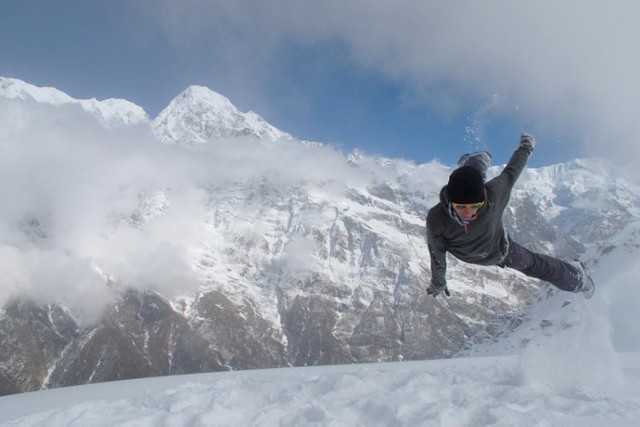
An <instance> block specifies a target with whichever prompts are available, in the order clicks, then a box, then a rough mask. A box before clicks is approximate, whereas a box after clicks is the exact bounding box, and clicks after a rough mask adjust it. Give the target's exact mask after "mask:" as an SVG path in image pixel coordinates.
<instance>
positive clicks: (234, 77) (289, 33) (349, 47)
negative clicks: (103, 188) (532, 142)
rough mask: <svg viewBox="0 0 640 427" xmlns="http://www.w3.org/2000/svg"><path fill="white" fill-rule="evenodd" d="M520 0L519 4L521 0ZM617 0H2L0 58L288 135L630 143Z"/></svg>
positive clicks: (607, 148)
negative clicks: (193, 92) (190, 91)
mask: <svg viewBox="0 0 640 427" xmlns="http://www.w3.org/2000/svg"><path fill="white" fill-rule="evenodd" d="M530 3H535V4H530ZM638 18H640V8H639V6H637V2H634V1H632V0H627V1H625V0H613V1H611V2H607V3H606V4H603V2H598V1H595V0H593V1H592V0H585V1H578V0H567V1H564V2H560V4H558V2H555V1H551V0H540V1H538V2H524V1H513V2H509V3H506V4H505V3H504V2H500V1H497V0H487V1H484V2H474V1H471V0H468V1H462V0H453V1H451V2H441V1H426V2H425V1H418V0H403V1H364V0H352V1H349V2H344V1H337V0H326V1H324V2H314V1H307V0H298V1H294V0H274V1H271V2H263V1H258V0H242V1H222V0H183V1H173V0H154V1H152V0H139V1H135V2H128V1H124V0H110V1H107V0H102V1H99V0H95V1H81V0H73V1H70V0H62V1H56V2H49V1H30V2H18V1H10V2H5V4H3V6H2V14H1V15H0V52H1V54H0V76H3V77H14V78H19V79H22V80H25V81H27V82H28V83H32V84H35V85H38V86H53V87H56V88H58V89H60V90H62V91H64V92H66V93H68V94H69V95H71V96H73V97H74V98H94V97H95V98H98V99H104V98H124V99H127V100H129V101H131V102H134V103H136V104H138V105H140V106H141V107H143V108H144V109H145V110H146V111H147V112H148V113H149V114H150V116H152V117H155V116H156V115H157V114H158V113H159V112H160V110H161V109H162V108H164V107H165V106H166V105H167V104H168V103H169V102H170V100H171V99H172V98H173V97H174V96H176V95H177V94H178V93H180V92H181V91H182V90H184V89H185V88H186V87H188V86H189V85H192V84H199V85H204V86H207V87H209V88H211V89H212V90H215V91H217V92H219V93H221V94H223V95H225V96H227V97H228V98H230V99H231V101H232V102H233V103H234V104H235V105H236V106H238V108H239V109H240V110H242V111H248V110H253V111H255V112H257V113H258V114H260V115H262V116H263V117H264V118H265V119H267V121H269V122H270V123H271V124H272V125H274V126H276V127H278V128H280V129H282V130H284V131H286V132H289V133H291V134H293V135H294V136H296V137H298V138H301V139H308V140H313V141H321V142H326V143H330V144H332V145H335V146H337V147H340V148H342V149H343V150H344V151H347V152H348V151H351V150H352V149H355V148H358V149H360V150H363V151H364V152H365V153H368V154H375V155H383V156H388V157H401V158H406V159H411V160H413V161H415V162H418V163H422V162H427V161H430V160H432V159H439V160H441V161H443V162H445V163H453V162H455V161H456V159H457V158H458V157H459V155H460V154H462V153H464V152H467V151H470V150H475V149H484V150H489V151H491V152H492V153H493V154H494V162H495V163H503V162H505V161H506V160H507V159H508V156H509V154H510V153H511V151H512V150H513V148H514V147H515V146H516V143H517V139H518V136H519V132H520V131H521V130H523V129H524V130H528V131H530V132H532V133H534V134H535V135H536V136H537V137H538V139H539V141H540V144H539V146H538V149H537V150H536V154H535V155H534V156H533V157H532V159H531V161H530V165H532V166H540V165H547V164H552V163H556V162H561V161H565V160H568V159H571V158H575V157H586V156H591V155H596V156H601V157H610V158H611V159H612V160H614V161H619V162H625V161H627V160H629V159H630V158H631V159H633V160H638V159H640V151H639V150H638V148H637V146H638V145H639V144H638V141H637V138H635V135H638V134H640V125H638V123H637V122H638V121H637V120H636V118H635V116H634V111H636V110H637V108H636V106H635V104H636V103H637V99H640V77H638V74H639V73H637V69H638V66H640V49H639V48H638V44H637V40H639V39H640V30H638V29H637V27H638V26H637V22H640V20H639V19H638Z"/></svg>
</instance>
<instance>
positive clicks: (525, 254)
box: [501, 238, 582, 292]
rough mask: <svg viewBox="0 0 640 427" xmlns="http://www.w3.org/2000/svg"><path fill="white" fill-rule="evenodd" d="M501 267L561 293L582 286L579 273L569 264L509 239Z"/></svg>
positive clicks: (572, 290)
mask: <svg viewBox="0 0 640 427" xmlns="http://www.w3.org/2000/svg"><path fill="white" fill-rule="evenodd" d="M501 265H503V266H505V267H509V268H513V269H514V270H518V271H520V272H522V273H524V274H526V275H527V276H530V277H535V278H536V279H540V280H544V281H545V282H549V283H551V284H552V285H554V286H555V287H557V288H559V289H562V290H563V291H568V292H575V291H576V290H578V289H579V287H580V286H581V284H582V280H581V276H580V273H579V272H578V271H577V270H576V269H575V267H573V266H572V265H571V264H569V263H567V262H564V261H561V260H559V259H557V258H554V257H551V256H548V255H543V254H539V253H535V252H532V251H530V250H528V249H526V248H524V247H522V246H520V245H519V244H518V243H516V242H514V241H513V240H511V238H509V252H508V253H507V256H506V257H505V259H504V261H503V262H502V263H501Z"/></svg>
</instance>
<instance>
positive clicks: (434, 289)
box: [427, 283, 451, 298]
mask: <svg viewBox="0 0 640 427" xmlns="http://www.w3.org/2000/svg"><path fill="white" fill-rule="evenodd" d="M441 292H444V294H445V295H446V296H450V295H451V294H450V293H449V288H447V285H444V286H435V285H434V284H433V283H431V286H429V289H427V293H428V294H429V295H431V296H433V297H434V298H435V297H437V296H438V294H440V293H441Z"/></svg>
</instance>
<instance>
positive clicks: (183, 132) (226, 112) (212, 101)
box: [153, 85, 290, 145]
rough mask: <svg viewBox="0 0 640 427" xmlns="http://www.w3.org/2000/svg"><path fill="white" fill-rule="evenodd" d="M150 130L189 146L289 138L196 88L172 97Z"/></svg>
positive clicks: (222, 98)
mask: <svg viewBox="0 0 640 427" xmlns="http://www.w3.org/2000/svg"><path fill="white" fill-rule="evenodd" d="M153 128H154V133H155V134H156V136H158V138H160V140H161V141H163V142H165V143H169V144H174V143H178V144H183V145H193V144H200V143H206V142H210V141H214V140H216V139H222V138H235V137H239V136H253V137H258V138H266V139H270V140H275V139H279V138H283V137H284V138H290V135H288V134H287V133H285V132H282V131H281V130H279V129H277V128H275V127H273V126H271V125H270V124H269V123H267V122H266V121H265V120H264V119H263V118H262V117H260V116H259V115H258V114H256V113H254V112H252V111H249V112H247V113H243V112H241V111H240V110H238V108H237V107H236V106H235V105H233V103H232V102H231V101H230V100H229V98H227V97H225V96H223V95H221V94H219V93H217V92H215V91H213V90H211V89H209V88H207V87H205V86H197V85H194V86H189V87H188V88H187V89H185V90H184V91H183V92H182V93H180V94H179V95H178V96H176V97H175V98H174V99H173V100H172V101H171V102H170V103H169V105H168V106H167V108H165V109H164V110H162V111H161V112H160V114H159V115H158V117H157V118H156V119H155V120H154V122H153Z"/></svg>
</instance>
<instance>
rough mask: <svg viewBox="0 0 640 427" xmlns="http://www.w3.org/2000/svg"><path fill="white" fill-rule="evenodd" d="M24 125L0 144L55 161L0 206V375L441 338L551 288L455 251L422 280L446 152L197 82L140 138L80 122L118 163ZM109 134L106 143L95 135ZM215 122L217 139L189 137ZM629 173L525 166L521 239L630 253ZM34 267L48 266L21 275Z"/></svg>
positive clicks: (33, 379) (94, 370)
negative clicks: (440, 283)
mask: <svg viewBox="0 0 640 427" xmlns="http://www.w3.org/2000/svg"><path fill="white" fill-rule="evenodd" d="M29 91H30V92H34V93H37V91H35V90H34V89H30V90H29ZM3 93H4V92H2V91H0V102H5V103H9V104H8V107H7V110H8V109H10V108H11V107H12V106H13V104H11V103H12V102H22V103H27V104H26V107H29V106H36V105H40V104H41V103H42V102H45V103H47V104H54V105H57V104H55V102H52V101H50V99H51V98H55V97H54V96H52V97H48V98H46V99H45V100H44V101H43V100H41V99H38V98H36V97H34V96H31V98H26V97H22V98H20V99H19V100H17V99H16V97H15V96H11V95H9V96H6V95H5V96H4V101H2V94H3ZM53 93H58V92H53ZM56 96H61V95H56ZM0 107H2V105H0ZM21 107H22V108H23V110H24V109H25V104H22V105H21ZM52 108H54V107H52ZM55 108H57V107H55ZM26 110H28V108H26ZM0 111H4V110H0ZM47 111H48V112H49V113H51V114H54V110H47ZM25 114H27V113H25ZM83 114H86V113H83ZM89 114H93V113H92V112H89ZM64 117H67V116H64ZM249 117H251V116H249ZM0 120H1V117H0ZM29 120H30V118H29V116H28V115H26V116H25V117H23V121H25V122H27V123H29ZM32 124H33V126H34V127H35V126H37V124H36V123H35V122H34V123H32ZM69 125H71V124H69ZM56 126H62V127H64V126H65V123H64V122H62V123H58V122H56ZM28 128H29V126H23V127H20V128H17V129H11V132H12V133H11V134H10V135H11V138H9V137H3V136H2V135H0V144H6V145H8V146H9V145H10V144H13V143H14V141H22V140H23V139H24V140H25V141H28V142H29V143H31V144H32V145H33V144H42V147H45V148H46V149H47V150H48V151H47V152H48V153H50V155H49V157H48V158H47V163H46V166H47V167H49V165H50V164H51V163H53V164H55V163H56V161H59V162H60V164H61V165H60V167H59V168H54V169H53V170H54V172H52V173H51V174H50V176H51V179H48V180H43V181H42V182H40V181H36V184H33V179H29V180H26V179H25V180H24V181H20V184H21V187H20V188H22V186H27V187H28V186H33V187H28V188H30V189H31V192H36V193H37V191H38V189H39V188H40V187H45V190H46V191H43V192H42V194H43V197H44V199H45V200H44V201H40V200H38V201H37V203H36V202H33V201H31V200H30V199H29V200H27V201H26V202H24V203H23V204H24V206H26V207H25V208H24V209H19V208H17V207H16V208H12V209H11V210H8V211H6V212H4V213H3V215H4V216H3V217H2V218H0V220H1V221H2V223H1V227H0V231H2V238H3V241H2V247H0V250H1V251H2V253H3V254H4V255H3V256H4V257H5V259H8V260H12V262H13V264H15V265H18V266H20V265H26V266H27V267H25V270H18V273H19V274H18V273H15V272H14V270H12V269H9V268H8V267H7V268H4V267H3V268H4V270H3V272H4V271H5V270H6V271H8V272H11V273H12V275H9V274H5V277H6V279H5V280H6V281H7V283H9V284H13V283H17V284H20V286H18V285H15V286H7V289H13V290H15V292H12V293H11V294H10V295H8V296H6V295H5V300H6V304H5V306H4V308H3V310H2V314H1V315H0V340H1V341H2V342H3V343H8V345H3V346H2V347H1V348H0V393H3V394H9V393H16V392H20V391H27V390H37V389H40V388H43V387H51V388H52V387H59V386H66V385H74V384H84V383H89V382H100V381H107V380H114V379H125V378H135V377H143V376H157V375H168V374H177V373H193V372H203V371H212V370H233V369H246V368H264V367H283V366H291V365H293V366H305V365H320V364H338V363H360V362H377V361H399V360H418V359H432V358H443V357H450V356H453V355H455V354H458V353H460V352H461V351H469V347H470V346H478V348H479V346H482V345H487V343H490V342H493V341H494V337H495V336H497V335H498V334H499V335H500V336H512V334H513V333H514V332H513V331H514V330H515V329H517V328H516V326H517V325H519V324H522V323H523V322H524V321H525V320H526V318H527V316H529V314H528V313H529V311H528V310H529V309H531V307H533V306H532V304H535V303H536V302H537V301H539V300H540V299H541V298H542V299H544V298H547V294H548V291H549V289H548V288H547V287H546V286H545V285H542V284H540V283H539V282H537V281H535V280H532V279H529V278H526V277H524V276H522V275H520V274H518V273H515V272H513V271H509V270H503V269H500V268H497V267H485V268H482V267H475V266H470V265H466V264H463V263H459V262H457V261H456V260H455V259H452V258H451V259H450V268H449V273H448V274H449V286H450V289H451V291H452V296H451V297H450V298H448V299H444V298H438V299H434V298H432V297H430V296H428V295H427V294H426V288H427V286H428V280H429V279H428V278H429V262H428V252H427V247H426V242H425V229H424V218H425V216H426V212H427V210H428V208H429V207H430V206H432V205H433V204H435V203H436V201H437V197H438V193H439V190H440V186H441V185H442V184H443V183H444V182H446V176H447V174H448V172H449V168H448V167H446V166H445V165H441V164H438V163H435V162H434V163H429V164H424V165H415V164H412V163H410V162H406V161H401V160H394V159H380V158H373V157H368V156H365V155H362V154H360V153H352V154H351V155H349V156H345V155H343V154H342V153H340V152H337V151H336V150H334V149H332V148H330V147H327V146H323V145H311V144H305V143H301V142H299V141H296V140H294V139H292V138H289V137H288V136H287V135H286V134H284V133H282V132H280V131H277V130H276V129H275V128H273V127H271V126H269V125H268V124H266V123H264V122H262V121H260V120H254V121H251V120H249V119H247V116H246V115H243V114H242V113H238V111H237V109H236V108H235V107H233V105H232V104H231V103H230V102H229V101H228V100H227V99H226V98H223V97H221V96H219V95H217V94H215V93H213V92H211V91H209V90H208V89H206V88H199V87H191V88H189V89H188V90H187V91H185V92H184V93H182V94H181V95H179V96H178V97H177V98H176V99H175V100H174V101H172V103H171V105H170V106H169V107H167V109H165V110H164V111H163V112H162V113H161V114H160V116H159V117H158V118H156V119H155V120H154V121H153V122H151V123H150V127H149V134H148V137H149V138H150V139H151V138H152V136H151V135H152V134H153V135H155V138H156V141H155V142H156V144H155V145H153V146H152V147H151V148H150V147H149V146H147V145H139V146H137V145H134V143H133V142H132V143H131V144H129V145H124V147H126V149H131V151H130V152H129V151H126V150H125V149H124V148H121V146H119V145H118V144H115V143H112V142H113V138H123V134H121V133H118V134H117V135H115V136H113V135H112V134H110V133H108V132H107V133H103V132H102V131H101V130H100V129H96V130H94V131H93V132H95V135H97V136H98V137H92V138H86V137H85V136H83V138H84V139H83V145H82V150H83V151H89V150H95V152H96V153H98V156H104V155H106V156H108V157H109V158H110V159H111V162H110V164H111V163H113V164H114V166H113V168H112V169H104V168H105V167H106V166H104V163H105V162H103V161H102V159H101V158H99V159H98V160H96V161H95V162H93V163H92V161H93V160H92V159H93V158H94V156H89V155H85V157H84V159H85V160H87V162H88V164H89V166H87V167H86V169H84V168H79V169H77V170H76V169H72V170H71V171H67V170H68V169H69V167H68V165H67V163H65V162H66V157H60V159H62V160H57V159H58V158H57V157H56V155H55V153H56V147H57V146H56V147H54V148H51V145H50V144H54V143H55V144H63V146H65V147H66V145H64V144H66V139H65V138H73V137H74V136H73V135H66V134H63V136H64V138H63V137H59V138H54V139H50V138H49V139H46V140H45V141H44V142H40V141H39V140H38V139H37V138H36V139H35V140H34V139H33V138H31V137H30V135H31V134H27V133H25V132H26V131H24V129H28ZM125 131H126V129H125ZM123 132H124V131H123ZM136 132H138V131H136ZM92 136H93V135H92ZM283 137H284V138H283ZM140 138H141V136H140V134H139V133H135V134H134V135H133V137H132V138H131V139H132V141H134V139H135V140H136V141H137V139H140ZM103 139H104V140H106V141H107V142H108V144H106V145H107V146H108V147H109V148H110V149H112V150H117V151H107V152H106V154H105V151H104V143H103V142H102V140H103ZM52 141H53V142H52ZM85 141H92V142H93V141H96V142H94V144H95V146H90V145H88V144H87V143H85ZM158 141H161V142H165V143H167V142H171V143H174V144H168V145H167V144H160V143H157V142H158ZM207 141H215V142H216V143H215V144H199V143H200V142H207ZM23 145H26V144H23ZM181 145H185V146H188V147H181ZM112 146H113V147H112ZM130 146H133V147H136V148H135V149H133V148H130ZM122 150H125V151H124V154H121V152H122ZM136 150H138V151H136ZM142 150H146V151H142ZM32 152H33V150H31V151H29V152H28V153H26V154H25V155H24V156H22V157H28V155H27V154H29V155H30V154H31V153H32ZM140 152H143V153H144V155H140V154H139V153H140ZM33 156H34V157H33V158H34V159H35V160H34V162H36V163H35V164H38V165H40V164H42V163H39V162H40V159H41V156H40V155H39V153H38V152H37V151H36V153H35V154H33ZM118 156H120V157H118ZM22 157H17V159H18V160H19V161H21V159H22ZM28 165H31V163H29V164H28ZM22 169H23V167H21V168H20V170H22ZM96 170H97V171H98V172H100V173H99V174H96ZM499 170H500V168H499V167H496V168H494V169H492V173H497V172H498V171H499ZM67 173H68V174H70V175H69V176H70V178H69V179H68V181H64V183H63V184H64V185H60V187H59V188H58V187H56V186H55V185H54V183H55V181H56V180H57V179H61V178H65V177H66V176H67V175H65V174H67ZM95 175H100V176H102V175H105V176H107V177H108V179H106V180H102V179H97V178H96V177H95ZM596 177H597V178H596ZM16 179H21V178H20V177H18V178H16ZM52 181H54V182H52ZM67 182H68V183H71V185H68V184H67ZM85 182H86V183H88V184H87V188H86V192H85V193H82V191H85V189H84V187H82V184H83V183H85ZM639 190H640V188H638V186H637V185H635V184H634V183H632V182H630V181H628V180H627V179H626V178H625V177H624V176H623V175H622V174H621V172H620V171H619V170H618V169H617V168H616V167H614V166H612V165H609V164H607V163H606V162H604V161H601V160H597V159H589V160H579V161H574V162H569V163H566V164H562V165H554V166H550V167H545V168H540V169H529V170H528V171H527V172H526V173H525V174H524V175H523V177H522V179H521V181H520V182H519V184H518V187H517V189H516V191H515V192H514V195H513V198H512V202H511V208H510V210H509V211H508V212H507V213H506V216H505V220H506V225H507V227H508V229H509V231H510V232H511V233H512V234H513V236H514V237H515V238H516V239H517V240H519V241H520V242H521V243H523V244H525V245H528V246H530V247H533V248H535V249H536V250H539V251H545V252H548V253H555V254H557V255H559V256H562V257H564V258H567V259H571V258H575V257H576V256H578V255H580V256H582V257H583V258H584V259H585V260H586V261H587V262H588V263H590V264H592V265H594V264H595V263H596V262H604V261H603V260H606V259H607V257H611V256H614V255H617V254H618V253H619V251H623V252H624V253H625V254H627V253H632V254H633V253H636V254H637V250H638V246H639V245H640V234H638V232H637V230H639V229H640V226H639V224H640V215H639V212H640V200H639V199H638V197H637V196H636V195H637V194H640V192H639ZM77 192H80V194H81V195H82V196H83V197H79V196H76V194H77ZM52 193H53V194H56V195H62V196H64V197H55V198H54V197H49V196H48V195H50V194H52ZM38 194H39V193H38ZM87 198H89V200H90V201H92V202H93V203H90V204H89V203H86V202H85V200H86V199H87ZM18 201H20V200H18ZM20 202H21V201H20ZM77 204H79V206H80V207H79V208H78V209H76V208H75V205H77ZM19 206H22V205H19ZM636 256H637V255H636ZM34 259H35V260H36V261H37V262H36V261H34ZM42 264H44V265H45V266H46V268H44V267H42ZM49 264H53V266H49ZM34 269H35V270H36V271H44V273H41V274H39V275H34V277H33V278H31V279H24V278H23V276H27V277H31V276H29V274H27V273H25V271H27V272H29V271H32V270H34ZM69 271H71V272H75V271H77V274H75V275H73V274H71V273H69ZM3 274H4V273H3ZM58 276H61V277H63V279H64V280H62V282H63V283H64V285H59V284H56V283H57V282H60V281H61V280H60V279H59V277H58ZM87 277H89V278H90V279H91V280H88V279H87ZM35 282H37V286H40V288H38V289H42V290H43V291H46V292H49V291H48V289H49V288H48V286H49V282H51V287H55V290H56V291H57V292H55V293H53V292H52V294H53V295H52V296H50V297H48V298H45V297H43V296H41V295H40V294H39V293H35V295H34V292H27V291H25V292H26V294H27V295H30V298H27V297H25V296H24V294H25V292H20V291H22V290H24V289H26V290H28V289H31V288H34V287H36V285H35V284H34V283H35ZM75 282H77V283H75ZM68 287H70V288H71V289H74V290H75V291H74V292H68V291H66V289H67V288H68ZM550 294H551V295H552V296H553V295H554V292H551V293H550ZM47 295H49V294H47ZM61 295H62V296H61ZM83 295H91V296H92V298H91V299H90V300H86V299H85V300H86V301H87V302H86V304H88V305H89V306H90V307H91V310H90V311H91V312H92V313H100V315H99V316H98V315H96V316H95V318H93V319H91V321H87V320H86V311H89V310H85V311H84V312H85V316H84V317H83V316H80V315H79V314H78V307H82V306H83V305H82V304H84V303H82V304H79V303H78V300H82V298H83ZM95 295H98V297H95ZM572 297H575V296H572ZM96 300H97V301H96ZM100 310H103V311H100ZM81 311H82V310H81Z"/></svg>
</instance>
